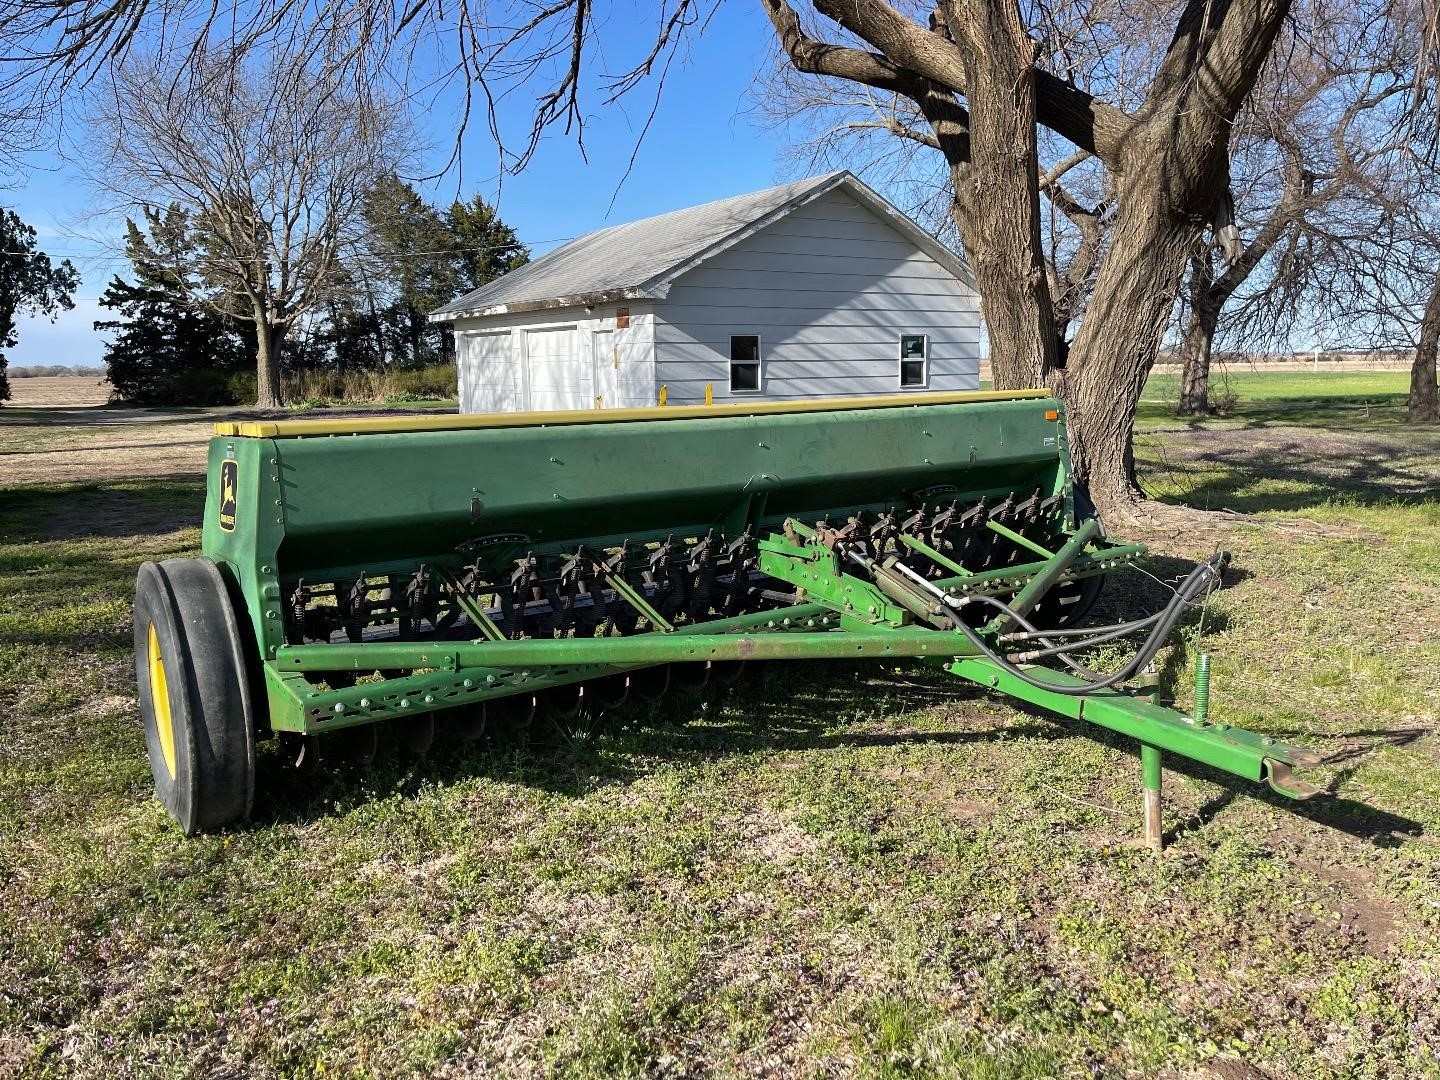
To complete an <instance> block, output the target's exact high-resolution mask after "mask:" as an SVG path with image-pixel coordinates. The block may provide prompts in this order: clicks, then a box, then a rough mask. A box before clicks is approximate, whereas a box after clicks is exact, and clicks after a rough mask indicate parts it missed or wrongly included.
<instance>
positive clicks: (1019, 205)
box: [952, 0, 1057, 390]
mask: <svg viewBox="0 0 1440 1080" xmlns="http://www.w3.org/2000/svg"><path fill="white" fill-rule="evenodd" d="M956 6H957V7H961V8H963V9H964V12H965V18H963V19H961V20H959V27H958V28H957V33H956V39H955V44H956V46H957V47H958V48H959V50H960V54H961V57H962V58H963V63H964V67H965V74H966V81H967V86H968V91H967V92H968V97H969V101H970V129H969V135H970V147H969V151H970V152H969V157H970V164H969V166H968V168H967V169H966V170H965V175H964V176H955V177H954V180H955V185H954V192H955V201H954V217H955V225H956V228H957V229H958V230H959V232H960V235H961V237H963V238H964V240H965V246H966V250H967V251H968V252H969V255H970V266H971V269H972V270H973V271H974V273H975V280H976V284H977V285H978V286H979V291H980V298H981V300H980V306H981V312H982V314H983V317H984V319H985V326H986V328H987V330H988V333H989V340H990V373H991V378H992V379H993V380H994V384H995V387H996V388H997V389H1000V390H1013V389H1019V388H1023V387H1031V386H1041V385H1044V378H1045V375H1046V373H1047V372H1048V371H1049V370H1050V369H1051V368H1052V367H1054V366H1055V358H1056V350H1057V341H1056V337H1055V325H1054V314H1053V309H1052V307H1051V303H1050V289H1049V285H1048V283H1047V282H1046V280H1045V261H1044V254H1043V253H1044V250H1045V249H1044V247H1043V246H1042V245H1041V242H1040V224H1041V222H1040V192H1039V164H1040V159H1039V153H1038V150H1037V147H1036V129H1035V67H1034V57H1035V47H1034V42H1033V41H1032V40H1031V39H1030V37H1029V36H1028V35H1027V34H1026V32H1025V30H1024V28H1023V26H1022V25H1021V23H1020V20H1019V12H1018V10H1017V9H1016V8H1015V7H1014V5H1013V4H996V3H993V2H991V0H962V2H959V3H957V4H956ZM952 172H953V170H952Z"/></svg>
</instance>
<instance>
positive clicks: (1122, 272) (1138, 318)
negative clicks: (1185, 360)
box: [1052, 133, 1225, 524]
mask: <svg viewBox="0 0 1440 1080" xmlns="http://www.w3.org/2000/svg"><path fill="white" fill-rule="evenodd" d="M1139 134H1140V133H1137V135H1139ZM1167 149H1169V150H1170V152H1168V153H1167V152H1166V151H1167ZM1192 152H1193V151H1192ZM1179 153H1180V152H1179V151H1175V150H1173V149H1171V148H1167V147H1164V146H1154V147H1151V148H1148V149H1147V148H1146V147H1145V146H1143V145H1141V140H1140V139H1138V138H1137V145H1136V146H1135V148H1134V152H1133V153H1132V154H1131V155H1130V156H1129V158H1128V161H1129V163H1131V164H1132V167H1131V168H1129V169H1128V170H1127V171H1126V172H1124V173H1122V174H1121V175H1120V176H1119V177H1118V178H1117V192H1116V194H1117V202H1118V210H1117V213H1116V217H1115V227H1114V234H1113V237H1112V241H1111V246H1110V251H1109V253H1108V255H1107V256H1106V259H1105V264H1104V266H1103V267H1102V268H1101V271H1100V276H1099V278H1098V279H1097V280H1096V282H1095V291H1094V293H1093V295H1092V296H1091V298H1090V303H1089V305H1088V306H1087V307H1086V309H1085V319H1084V322H1083V323H1082V324H1081V327H1080V333H1079V334H1078V335H1077V336H1076V338H1075V343H1074V344H1073V345H1072V346H1071V349H1070V358H1069V364H1068V370H1067V371H1063V372H1059V373H1057V377H1056V378H1055V379H1054V380H1052V382H1053V384H1054V388H1055V390H1056V392H1057V393H1059V394H1060V395H1061V396H1062V397H1063V398H1064V399H1065V402H1066V418H1067V424H1068V428H1069V435H1070V454H1071V458H1072V461H1073V463H1074V467H1075V478H1076V480H1077V481H1078V482H1079V483H1081V484H1083V485H1085V486H1086V487H1087V488H1088V489H1089V492H1090V497H1091V498H1092V499H1093V500H1094V502H1095V505H1096V506H1097V507H1098V508H1099V509H1100V511H1101V513H1102V514H1103V515H1104V516H1106V517H1107V518H1108V519H1110V520H1112V521H1114V522H1115V523H1117V524H1118V523H1120V522H1124V521H1130V520H1134V519H1136V518H1138V517H1140V516H1142V515H1140V514H1139V513H1138V510H1137V506H1136V504H1137V503H1138V502H1139V500H1140V499H1141V498H1143V495H1142V494H1141V492H1140V489H1139V486H1138V485H1137V483H1136V480H1135V454H1134V449H1133V446H1132V436H1133V434H1134V428H1135V405H1136V403H1137V402H1138V401H1139V400H1140V392H1141V390H1142V389H1143V388H1144V386H1145V380H1146V378H1147V377H1148V376H1149V374H1150V369H1151V367H1153V366H1154V363H1155V357H1156V354H1157V353H1158V351H1159V348H1160V341H1161V336H1162V334H1163V332H1164V326H1165V321H1166V318H1167V317H1168V315H1169V312H1170V307H1171V304H1172V303H1173V302H1174V298H1175V294H1176V292H1177V290H1178V289H1179V287H1180V277H1181V275H1182V274H1183V273H1184V270H1185V261H1186V259H1187V258H1188V257H1189V255H1190V253H1191V252H1192V251H1194V250H1195V244H1196V242H1197V241H1198V240H1199V238H1200V234H1201V231H1202V230H1203V228H1204V225H1205V218H1204V217H1203V216H1202V214H1201V213H1197V212H1195V210H1194V209H1192V207H1204V208H1207V209H1208V208H1209V207H1210V206H1213V205H1214V203H1215V200H1216V199H1218V198H1219V197H1220V193H1221V192H1223V191H1224V183H1225V179H1224V172H1223V167H1224V163H1225V155H1224V153H1223V152H1221V153H1218V154H1213V153H1212V155H1211V158H1212V161H1214V162H1215V165H1216V166H1217V167H1216V168H1215V170H1214V175H1212V176H1210V177H1208V178H1196V179H1195V180H1193V181H1192V182H1191V184H1187V185H1185V188H1186V189H1188V190H1186V189H1179V190H1177V188H1176V187H1175V184H1174V180H1175V177H1176V175H1177V174H1178V173H1179V169H1178V168H1177V163H1176V162H1175V161H1174V160H1172V159H1173V158H1174V157H1176V156H1177V155H1178V154H1179ZM1190 168H1191V169H1192V170H1193V169H1194V165H1193V164H1191V165H1190ZM1206 180H1208V183H1207V182H1206Z"/></svg>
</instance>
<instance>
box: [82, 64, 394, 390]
mask: <svg viewBox="0 0 1440 1080" xmlns="http://www.w3.org/2000/svg"><path fill="white" fill-rule="evenodd" d="M89 120H90V129H91V131H92V137H93V140H94V141H95V143H96V144H97V145H96V147H95V149H96V150H97V151H98V153H96V154H95V155H94V156H93V157H92V158H91V159H90V162H89V164H90V166H91V174H92V178H93V179H94V181H95V183H96V184H97V185H98V186H100V187H101V188H102V190H104V191H106V192H108V193H110V194H111V195H113V196H115V197H117V198H118V200H119V201H121V202H122V203H123V204H125V205H126V206H127V207H128V208H138V209H141V210H143V209H145V208H147V207H149V208H153V207H161V208H169V207H174V208H176V209H178V210H179V211H180V212H182V213H183V215H184V217H185V219H186V221H187V224H188V228H189V233H190V235H189V236H188V237H187V239H186V242H185V243H181V244H169V245H163V246H157V249H156V250H153V251H150V252H148V253H147V257H150V258H151V259H152V261H154V262H155V263H156V264H158V265H163V266H166V267H168V268H169V269H171V270H172V271H173V273H174V276H175V279H176V280H177V281H179V282H182V283H183V284H184V285H185V287H186V288H187V289H188V290H189V292H190V294H191V298H192V299H193V300H195V301H196V302H199V303H203V304H205V305H207V306H209V307H211V308H213V309H215V310H218V311H221V312H222V313H224V314H227V315H231V316H235V317H238V318H241V319H245V320H248V321H250V322H253V323H254V325H255V331H256V341H257V345H258V365H257V378H256V383H257V392H258V400H259V404H260V405H261V406H262V407H274V406H278V405H279V404H280V378H279V373H280V359H281V355H282V351H283V349H284V346H285V341H286V337H287V335H288V334H289V333H290V332H291V330H292V329H293V328H294V327H295V326H296V325H297V323H298V322H299V321H300V320H302V319H303V318H304V317H305V316H306V314H307V313H308V312H310V311H312V310H314V309H315V308H317V307H318V306H319V305H320V304H322V303H323V302H324V301H325V300H326V299H327V297H328V296H329V295H330V294H331V292H332V291H333V290H334V289H335V288H337V287H343V285H344V283H345V276H344V275H343V274H342V273H341V272H340V262H341V260H342V258H344V257H345V255H346V253H347V252H348V251H350V250H351V249H352V248H353V246H354V244H355V242H356V240H357V239H358V238H359V237H358V231H359V226H360V221H361V215H360V208H361V206H362V203H363V201H364V199H365V196H366V193H367V192H368V191H369V190H370V189H371V186H372V184H373V183H374V181H375V180H376V178H377V177H379V176H383V175H386V174H388V173H390V172H392V171H393V170H394V169H395V168H396V167H397V166H398V165H399V164H400V159H402V158H403V157H404V150H405V148H406V145H407V144H406V142H405V141H404V139H405V133H404V130H403V128H402V127H401V125H400V124H399V121H398V119H397V117H396V114H395V113H394V111H393V110H388V109H386V108H385V107H384V106H380V105H377V104H376V103H375V102H374V100H373V99H367V98H365V97H363V96H361V95H357V94H356V93H354V92H353V91H352V89H351V88H350V87H349V86H348V84H347V83H346V82H345V81H343V80H342V79H341V78H340V77H339V76H338V75H337V74H336V73H335V72H333V71H332V72H327V71H326V70H325V69H323V68H320V69H318V70H317V69H316V68H314V67H311V66H308V65H303V64H301V65H292V64H288V63H285V62H264V61H262V60H261V59H260V56H259V54H253V55H252V56H250V57H249V58H240V59H236V58H234V57H232V56H231V55H230V54H229V52H228V51H225V52H223V53H222V52H220V51H219V50H214V51H209V50H207V51H203V52H199V53H195V54H193V55H192V56H191V57H190V58H189V62H188V63H187V64H186V66H185V67H184V68H183V69H182V70H180V71H177V72H174V73H170V74H165V73H158V72H157V71H156V68H155V66H154V65H153V64H149V63H146V62H145V61H144V59H143V58H141V57H139V56H132V57H131V58H130V59H129V60H127V61H126V62H124V63H122V64H120V65H119V66H118V67H116V68H115V70H114V72H113V74H112V75H111V77H110V78H108V79H107V80H106V81H105V83H104V87H103V92H102V93H98V94H96V95H95V97H94V99H93V107H92V110H91V116H90V117H89Z"/></svg>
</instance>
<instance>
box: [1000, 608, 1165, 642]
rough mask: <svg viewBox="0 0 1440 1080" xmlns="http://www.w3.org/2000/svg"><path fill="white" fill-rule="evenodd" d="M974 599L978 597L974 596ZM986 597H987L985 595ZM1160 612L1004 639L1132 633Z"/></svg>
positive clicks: (1007, 635)
mask: <svg viewBox="0 0 1440 1080" xmlns="http://www.w3.org/2000/svg"><path fill="white" fill-rule="evenodd" d="M975 599H980V598H979V597H975ZM986 599H989V598H988V597H986ZM1161 614H1162V612H1160V611H1157V612H1156V613H1155V614H1154V615H1146V616H1145V617H1144V618H1143V619H1131V620H1130V621H1129V622H1123V623H1105V624H1103V625H1101V626H1072V627H1070V628H1069V629H1068V630H1035V631H1029V632H1026V633H1021V634H1006V635H1005V640H1006V641H1030V640H1032V639H1039V638H1071V637H1090V636H1092V635H1094V634H1106V633H1109V632H1110V631H1111V630H1129V631H1131V632H1132V633H1133V632H1134V631H1136V630H1141V629H1144V628H1145V627H1147V626H1150V625H1151V624H1153V623H1154V622H1155V620H1157V619H1159V618H1160V616H1161Z"/></svg>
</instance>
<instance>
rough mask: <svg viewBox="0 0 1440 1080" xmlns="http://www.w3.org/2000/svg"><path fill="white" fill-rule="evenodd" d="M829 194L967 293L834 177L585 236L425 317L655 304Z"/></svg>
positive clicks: (889, 215) (909, 230)
mask: <svg viewBox="0 0 1440 1080" xmlns="http://www.w3.org/2000/svg"><path fill="white" fill-rule="evenodd" d="M835 188H845V189H846V191H847V192H848V193H849V194H850V195H852V196H854V197H855V199H856V200H857V201H858V202H860V203H861V204H863V205H865V206H867V207H868V208H869V209H870V210H871V211H872V212H874V213H875V214H876V215H877V216H878V217H880V218H882V219H883V220H886V221H888V222H889V223H890V224H891V225H892V226H893V227H895V228H896V229H897V230H899V231H900V232H901V233H903V234H904V235H905V236H906V237H907V238H909V239H910V240H912V241H914V242H915V244H916V246H918V247H920V248H921V249H922V250H924V251H925V252H926V253H927V254H929V255H930V256H931V257H932V258H934V259H935V260H936V261H937V262H939V263H940V264H941V265H942V266H945V267H946V268H947V269H949V270H950V271H951V273H953V274H955V276H956V277H958V278H960V279H961V280H962V281H964V282H965V283H966V284H967V285H971V286H973V284H974V282H973V279H972V278H971V277H970V272H969V270H968V269H967V268H966V266H965V264H964V262H963V261H962V260H961V259H960V258H959V257H957V256H956V255H955V253H954V252H952V251H950V250H949V249H948V248H946V247H945V246H944V245H942V244H941V243H940V242H939V241H937V240H936V239H935V238H934V237H933V236H931V235H930V234H929V233H927V232H925V231H924V230H923V229H921V228H920V227H919V226H918V225H916V224H915V223H914V222H913V221H911V220H910V219H909V218H908V217H906V216H905V215H904V214H902V213H901V212H900V211H899V210H897V209H896V208H895V207H893V206H891V205H890V204H889V203H888V202H886V201H885V200H884V199H882V198H881V197H880V196H879V195H877V194H875V192H873V191H871V190H870V189H869V188H868V187H866V186H865V185H864V184H862V183H861V182H860V181H859V180H858V179H857V178H856V177H855V176H854V175H853V174H851V173H849V172H834V173H830V174H828V175H826V176H819V177H812V178H810V179H808V180H797V181H795V182H794V183H790V184H781V185H780V186H779V187H773V188H766V189H765V190H764V191H756V192H752V193H751V194H749V195H738V196H736V197H734V198H731V199H721V200H720V201H719V202H712V203H705V204H704V205H702V206H692V207H689V208H688V209H685V210H675V211H672V212H671V213H668V214H661V215H660V216H658V217H652V218H645V219H644V220H643V221H632V222H629V223H628V224H625V225H614V226H611V227H610V228H608V229H601V230H599V231H598V232H592V233H587V234H586V235H584V236H581V237H578V238H576V239H574V240H571V241H570V242H569V243H568V244H563V245H561V246H560V247H558V248H556V249H555V250H554V251H551V252H549V253H547V254H545V255H542V256H541V257H540V258H538V259H536V260H535V261H534V262H531V263H526V264H525V265H524V266H522V267H520V268H518V269H516V270H512V271H510V273H508V274H506V275H504V276H503V277H500V278H497V279H496V280H494V281H492V282H490V283H489V284H488V285H483V286H481V287H480V288H478V289H476V290H475V291H474V292H472V293H468V294H467V295H465V296H462V297H460V298H459V299H458V300H455V301H452V302H451V303H449V304H446V305H445V306H444V307H442V308H440V309H439V310H438V311H435V312H433V313H432V314H431V316H430V318H431V319H432V320H433V321H436V322H445V321H448V320H449V319H453V318H454V317H455V316H457V315H498V314H502V313H504V312H516V311H531V310H541V309H544V308H554V307H572V306H575V305H579V304H585V305H594V304H604V303H612V302H615V301H618V300H639V299H647V298H648V299H659V298H662V297H664V296H665V295H666V293H668V292H669V286H670V282H671V281H673V280H674V279H675V278H676V277H678V276H679V275H680V274H682V273H684V272H685V271H687V270H690V269H691V268H693V267H694V266H695V265H697V264H698V263H701V262H703V261H704V260H705V259H707V258H709V257H711V256H713V255H716V254H718V253H719V252H721V251H724V250H725V249H726V248H728V247H730V246H731V245H732V244H735V243H737V242H739V241H740V240H742V239H744V238H745V237H746V236H749V235H751V234H752V233H755V232H757V231H759V230H760V229H763V228H764V227H765V226H766V225H769V224H770V223H771V222H773V221H775V220H776V219H778V218H780V217H783V216H784V215H785V214H787V213H789V212H790V211H791V210H793V209H795V208H796V207H798V206H801V205H803V204H805V203H807V202H809V201H811V200H812V199H815V198H818V197H819V196H821V195H823V194H825V193H826V192H827V191H831V190H833V189H835Z"/></svg>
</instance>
